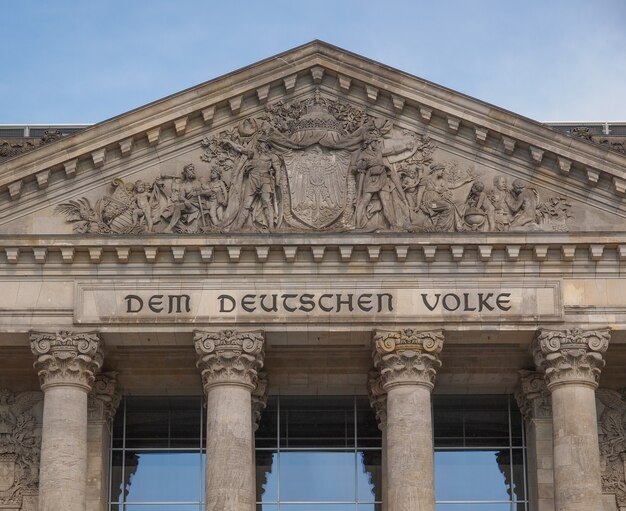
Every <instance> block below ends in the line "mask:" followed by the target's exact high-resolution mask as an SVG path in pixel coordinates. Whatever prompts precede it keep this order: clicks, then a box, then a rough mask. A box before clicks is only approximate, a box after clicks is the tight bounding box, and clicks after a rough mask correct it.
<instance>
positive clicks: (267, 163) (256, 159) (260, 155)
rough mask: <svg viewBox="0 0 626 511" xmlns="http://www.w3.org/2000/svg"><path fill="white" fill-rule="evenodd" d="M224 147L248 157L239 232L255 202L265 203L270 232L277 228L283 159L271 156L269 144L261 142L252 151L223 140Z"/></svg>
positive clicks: (267, 224)
mask: <svg viewBox="0 0 626 511" xmlns="http://www.w3.org/2000/svg"><path fill="white" fill-rule="evenodd" d="M222 142H223V143H224V144H226V145H228V146H229V147H231V148H232V149H233V150H234V151H236V152H238V153H239V154H241V155H243V156H246V157H247V158H248V161H247V162H246V163H245V165H244V169H243V171H244V185H243V186H244V188H243V194H242V198H243V201H242V203H241V212H240V213H239V216H238V217H237V218H238V219H237V223H236V225H235V226H236V228H238V229H240V228H242V227H243V226H244V225H245V223H246V222H247V221H248V218H249V217H250V214H251V213H252V210H253V209H254V203H255V200H257V199H259V200H260V201H261V207H262V209H263V214H264V216H265V221H264V223H265V224H266V227H267V228H268V229H271V228H272V227H274V223H275V218H276V215H277V214H278V211H276V209H277V205H276V204H275V203H273V201H275V200H276V196H275V183H276V175H277V174H278V173H279V172H280V159H279V158H278V156H276V155H275V154H273V153H272V152H271V149H270V147H269V145H268V143H267V142H266V141H264V140H258V141H257V143H256V144H255V145H254V146H253V148H252V149H248V148H246V147H243V146H241V145H239V144H236V143H235V142H232V141H230V140H223V141H222Z"/></svg>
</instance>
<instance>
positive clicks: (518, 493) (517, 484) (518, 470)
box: [512, 449, 526, 501]
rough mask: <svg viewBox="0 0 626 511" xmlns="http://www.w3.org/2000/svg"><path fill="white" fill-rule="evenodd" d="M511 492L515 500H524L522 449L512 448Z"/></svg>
mask: <svg viewBox="0 0 626 511" xmlns="http://www.w3.org/2000/svg"><path fill="white" fill-rule="evenodd" d="M512 452H513V493H514V494H515V500H516V501H520V500H526V492H525V486H526V485H525V484H524V475H525V473H524V472H525V471H524V451H523V450H522V449H513V451H512Z"/></svg>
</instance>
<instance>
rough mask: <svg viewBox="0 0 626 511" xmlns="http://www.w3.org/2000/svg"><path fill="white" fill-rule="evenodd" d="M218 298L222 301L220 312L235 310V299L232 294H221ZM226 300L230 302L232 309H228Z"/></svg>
mask: <svg viewBox="0 0 626 511" xmlns="http://www.w3.org/2000/svg"><path fill="white" fill-rule="evenodd" d="M217 299H218V300H219V301H220V312H233V311H234V310H235V305H236V303H237V302H235V299H234V298H233V297H232V296H230V295H219V296H218V297H217ZM226 300H228V301H229V302H230V309H228V310H226V307H225V305H226Z"/></svg>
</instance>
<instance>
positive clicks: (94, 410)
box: [88, 372, 122, 422]
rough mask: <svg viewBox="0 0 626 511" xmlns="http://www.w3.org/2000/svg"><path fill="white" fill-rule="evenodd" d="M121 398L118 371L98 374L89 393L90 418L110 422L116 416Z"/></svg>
mask: <svg viewBox="0 0 626 511" xmlns="http://www.w3.org/2000/svg"><path fill="white" fill-rule="evenodd" d="M121 399H122V396H121V394H120V392H119V389H118V388H117V373H115V372H108V373H100V374H98V375H97V376H96V377H95V380H94V382H93V385H92V388H91V392H90V393H89V400H88V416H89V420H92V421H106V422H110V421H111V420H113V418H114V417H115V413H116V412H117V408H118V406H119V405H120V401H121Z"/></svg>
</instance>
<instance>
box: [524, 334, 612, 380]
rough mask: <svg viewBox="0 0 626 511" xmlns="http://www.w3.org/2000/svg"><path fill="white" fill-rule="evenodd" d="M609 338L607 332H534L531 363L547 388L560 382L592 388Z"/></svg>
mask: <svg viewBox="0 0 626 511" xmlns="http://www.w3.org/2000/svg"><path fill="white" fill-rule="evenodd" d="M610 338H611V335H610V331H609V330H608V329H604V330H582V329H580V328H572V329H570V330H546V329H543V328H542V329H540V330H538V331H537V335H536V336H535V340H534V341H533V344H532V352H533V357H534V359H535V364H536V365H537V367H538V368H539V369H541V370H542V371H544V372H545V374H546V384H547V385H548V389H552V387H554V386H555V385H560V384H564V383H584V384H587V385H590V386H592V387H594V388H596V387H597V386H598V382H599V379H600V372H601V370H602V368H603V367H604V364H605V361H604V358H603V356H602V355H603V354H604V352H605V351H606V350H607V348H608V347H609V340H610Z"/></svg>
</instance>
